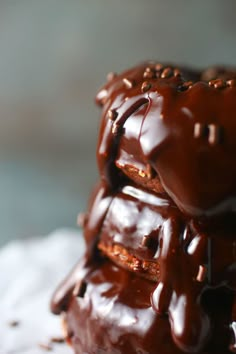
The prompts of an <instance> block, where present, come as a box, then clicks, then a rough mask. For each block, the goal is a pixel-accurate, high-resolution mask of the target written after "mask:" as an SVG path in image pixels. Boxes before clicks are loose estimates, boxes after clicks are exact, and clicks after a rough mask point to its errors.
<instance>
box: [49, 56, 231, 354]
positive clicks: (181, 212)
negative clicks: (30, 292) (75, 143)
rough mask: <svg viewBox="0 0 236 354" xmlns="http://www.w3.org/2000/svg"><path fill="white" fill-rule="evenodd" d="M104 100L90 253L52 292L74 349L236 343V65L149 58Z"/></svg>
mask: <svg viewBox="0 0 236 354" xmlns="http://www.w3.org/2000/svg"><path fill="white" fill-rule="evenodd" d="M96 100H97V103H98V104H99V105H101V106H102V107H103V112H102V121H101V127H100V133H99V139H98V148H97V160H98V167H99V172H100V183H99V184H98V186H97V187H96V189H95V191H94V193H93V194H92V197H91V200H90V205H89V208H88V213H87V214H86V216H85V218H84V224H83V227H84V238H85V241H86V253H85V255H84V258H83V259H82V260H81V261H80V263H79V264H78V265H77V266H76V267H75V269H74V270H73V271H72V273H71V274H70V275H69V276H68V277H67V279H66V280H65V281H64V282H63V283H62V284H61V285H60V286H59V287H58V289H57V291H56V292H55V294H54V297H53V300H52V310H53V312H55V313H61V312H63V313H64V316H65V319H66V320H65V321H66V326H67V329H68V331H67V332H68V338H70V342H71V343H72V346H73V348H74V349H75V352H76V353H115V354H116V353H117V354H118V353H153V354H154V353H157V354H179V353H200V354H208V353H214V354H227V353H234V352H236V296H235V291H236V218H235V213H236V185H235V182H236V71H235V70H234V69H231V68H230V69H226V68H223V67H219V68H217V67H215V68H210V69H207V70H204V71H193V70H189V69H185V68H175V67H174V66H172V65H162V64H159V63H155V62H146V63H143V64H141V65H139V66H137V67H134V68H132V69H130V70H128V71H126V72H124V73H122V74H120V75H116V74H109V76H108V82H107V83H106V85H105V86H103V87H102V89H101V90H100V91H99V93H98V95H97V98H96ZM85 323H86V325H85ZM105 333H107V334H106V335H105Z"/></svg>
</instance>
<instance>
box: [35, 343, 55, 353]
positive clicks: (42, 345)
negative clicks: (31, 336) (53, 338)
mask: <svg viewBox="0 0 236 354" xmlns="http://www.w3.org/2000/svg"><path fill="white" fill-rule="evenodd" d="M38 346H39V347H40V348H41V349H43V350H45V351H47V352H50V351H52V346H51V345H50V344H46V343H39V345H38Z"/></svg>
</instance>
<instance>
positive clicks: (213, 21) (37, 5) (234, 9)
mask: <svg viewBox="0 0 236 354" xmlns="http://www.w3.org/2000/svg"><path fill="white" fill-rule="evenodd" d="M235 15H236V1H234V0H224V1H223V0H204V1H203V0H202V1H193V0H178V1H177V0H147V1H143V0H126V1H124V0H123V1H115V0H109V1H108V0H96V1H91V0H84V1H83V0H76V1H75V0H40V1H38V0H15V1H14V0H6V1H4V0H1V1H0V196H1V197H0V244H3V243H5V242H7V241H8V240H10V239H14V238H20V237H30V236H32V235H43V234H47V233H48V232H50V231H52V230H54V229H56V228H60V227H76V216H77V213H78V212H79V211H82V210H83V209H84V208H85V207H86V203H87V198H88V195H89V191H90V189H91V187H92V185H93V184H94V182H95V181H96V179H97V172H96V162H95V146H96V140H97V138H96V136H97V129H98V124H99V109H98V108H96V107H95V104H94V96H95V94H96V91H97V89H98V88H99V86H100V85H101V84H103V82H104V81H105V77H106V74H107V72H109V71H116V72H119V71H120V70H123V69H125V68H127V67H129V66H132V65H133V64H136V63H138V62H140V61H142V60H144V59H159V60H163V61H164V60H167V61H176V62H178V63H186V64H189V65H194V66H197V67H201V66H207V65H210V64H218V63H225V64H232V65H234V64H236V59H235V58H236V45H235V44H236V36H235V35H236V21H235Z"/></svg>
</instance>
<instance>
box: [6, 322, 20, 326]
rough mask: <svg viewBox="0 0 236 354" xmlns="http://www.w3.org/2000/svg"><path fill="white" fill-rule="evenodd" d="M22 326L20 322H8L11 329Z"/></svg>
mask: <svg viewBox="0 0 236 354" xmlns="http://www.w3.org/2000/svg"><path fill="white" fill-rule="evenodd" d="M19 325H20V321H18V320H12V321H9V322H8V326H10V327H18V326H19Z"/></svg>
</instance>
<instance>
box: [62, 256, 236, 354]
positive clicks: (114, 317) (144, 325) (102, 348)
mask: <svg viewBox="0 0 236 354" xmlns="http://www.w3.org/2000/svg"><path fill="white" fill-rule="evenodd" d="M80 272H82V274H84V270H83V268H81V267H80V266H78V267H77V269H76V273H77V274H79V273H80ZM77 276H78V275H76V277H77ZM85 281H86V283H87V290H86V293H85V294H84V297H83V298H81V297H73V298H72V300H71V302H70V305H69V307H68V309H67V312H66V320H67V323H68V326H69V328H68V331H69V332H70V341H71V343H72V346H73V348H74V349H75V352H76V353H77V354H81V353H90V354H98V353H99V354H103V353H112V354H113V353H114V354H123V353H129V354H135V353H141V354H163V353H165V354H173V353H174V354H181V353H183V352H182V351H181V350H180V349H178V347H176V345H175V343H174V341H173V340H172V338H171V335H170V325H169V320H168V317H167V316H159V315H158V314H157V313H156V312H155V311H154V310H153V309H152V307H151V305H150V300H149V299H150V294H151V293H152V291H153V289H154V288H155V284H154V283H153V282H150V281H148V280H146V279H144V278H142V277H138V276H136V275H135V274H133V273H132V272H129V271H126V270H123V269H122V268H120V267H117V266H115V265H114V264H112V262H110V261H106V260H104V261H103V262H101V263H100V266H99V267H97V269H94V270H93V271H91V272H89V274H88V275H87V276H86V277H85ZM219 302H220V303H221V305H222V306H219ZM231 303H232V292H229V291H227V290H226V289H225V288H219V289H218V290H216V291H213V292H212V291H206V292H205V293H204V295H203V296H202V306H205V307H206V308H207V310H208V314H209V316H211V318H213V319H214V322H215V323H216V325H215V326H214V327H213V328H212V333H211V335H210V336H209V342H208V345H207V347H206V348H205V350H204V351H200V353H201V354H205V353H212V354H229V353H230V351H229V350H228V349H226V348H227V344H228V342H229V340H230V338H229V331H228V329H227V324H228V322H229V318H230V310H231ZM189 320H190V321H191V320H192V319H191V318H190V319H189ZM188 353H192V351H190V352H188Z"/></svg>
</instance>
